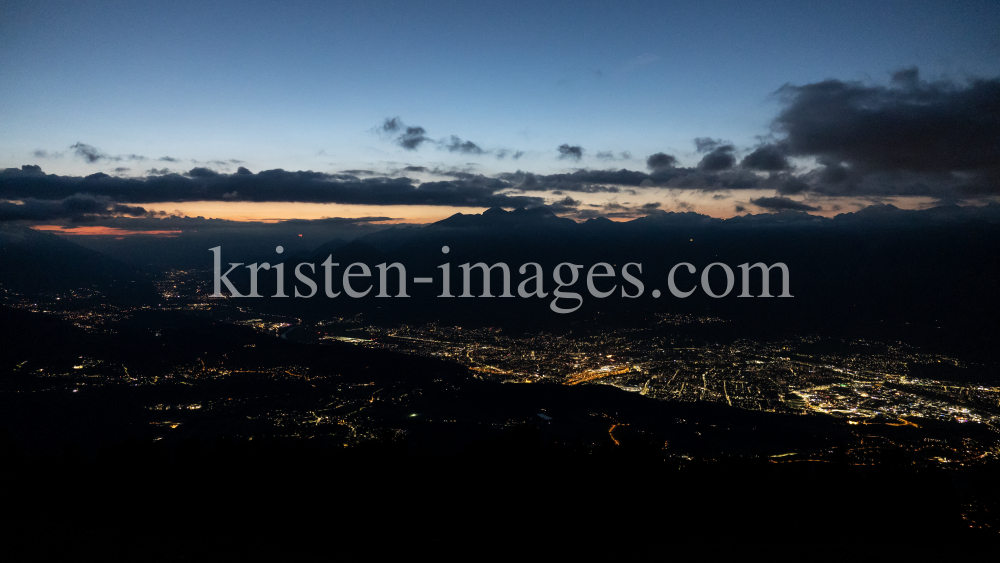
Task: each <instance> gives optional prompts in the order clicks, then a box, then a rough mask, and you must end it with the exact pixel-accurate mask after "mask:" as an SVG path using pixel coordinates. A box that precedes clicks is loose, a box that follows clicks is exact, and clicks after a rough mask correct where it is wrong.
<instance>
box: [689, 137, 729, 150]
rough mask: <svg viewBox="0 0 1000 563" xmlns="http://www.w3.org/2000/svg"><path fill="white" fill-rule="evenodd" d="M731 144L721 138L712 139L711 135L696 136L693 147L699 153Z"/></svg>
mask: <svg viewBox="0 0 1000 563" xmlns="http://www.w3.org/2000/svg"><path fill="white" fill-rule="evenodd" d="M731 144H732V143H727V142H726V141H723V140H722V139H712V138H711V137H698V138H696V139H695V140H694V148H695V150H696V151H698V152H700V153H706V152H712V151H714V150H715V149H717V148H719V147H722V146H726V145H731Z"/></svg>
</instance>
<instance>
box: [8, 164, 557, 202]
mask: <svg viewBox="0 0 1000 563" xmlns="http://www.w3.org/2000/svg"><path fill="white" fill-rule="evenodd" d="M151 172H152V173H150V174H149V175H148V176H146V177H145V178H128V177H114V176H109V175H107V174H103V173H97V174H92V175H90V176H87V177H86V178H80V177H75V176H57V175H44V174H40V173H27V172H26V171H25V170H23V169H18V168H9V169H6V170H3V171H0V199H13V200H16V199H24V198H36V199H48V200H60V199H63V198H66V197H69V196H71V195H74V194H77V193H87V194H92V195H93V196H96V197H106V198H109V199H110V200H113V201H128V202H132V203H152V202H162V201H225V200H233V199H239V200H241V201H295V202H315V203H349V204H368V205H449V206H460V207H533V206H537V205H541V204H542V203H544V199H543V198H540V197H529V196H522V195H509V194H505V193H500V192H502V191H504V190H510V189H511V188H512V187H513V186H512V184H511V183H510V182H509V181H505V180H502V179H499V178H489V177H486V176H483V175H479V174H471V173H457V172H456V173H455V175H454V179H452V180H448V181H440V182H425V183H423V184H419V185H418V183H417V182H416V181H414V180H411V179H410V178H404V177H400V178H389V177H374V178H365V179H361V178H358V177H357V176H352V175H349V174H327V173H323V172H312V171H298V172H289V171H285V170H281V169H278V170H265V171H261V172H258V173H256V174H252V173H248V172H249V171H247V173H237V174H223V173H219V172H215V171H213V170H209V169H207V168H194V169H192V170H191V171H189V172H188V173H187V175H180V174H175V173H171V172H170V171H168V170H155V169H154V170H153V171H151Z"/></svg>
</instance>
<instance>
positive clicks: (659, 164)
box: [646, 152, 677, 170]
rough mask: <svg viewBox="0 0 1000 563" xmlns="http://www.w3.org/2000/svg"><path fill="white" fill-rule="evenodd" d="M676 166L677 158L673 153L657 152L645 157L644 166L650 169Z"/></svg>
mask: <svg viewBox="0 0 1000 563" xmlns="http://www.w3.org/2000/svg"><path fill="white" fill-rule="evenodd" d="M675 166H677V158H676V157H674V156H673V155H669V154H665V153H662V152H658V153H656V154H651V155H649V157H648V158H646V168H649V169H650V170H664V169H667V168H674V167H675Z"/></svg>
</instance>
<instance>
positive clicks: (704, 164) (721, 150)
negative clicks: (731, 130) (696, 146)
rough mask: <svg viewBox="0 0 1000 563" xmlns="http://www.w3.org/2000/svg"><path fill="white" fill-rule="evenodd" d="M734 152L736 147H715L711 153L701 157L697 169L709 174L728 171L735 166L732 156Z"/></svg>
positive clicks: (733, 156)
mask: <svg viewBox="0 0 1000 563" xmlns="http://www.w3.org/2000/svg"><path fill="white" fill-rule="evenodd" d="M696 142H697V140H696ZM713 142H714V141H713ZM735 150H736V147H734V146H733V145H721V146H716V147H715V148H713V149H712V150H711V152H709V153H708V154H706V155H705V156H704V157H702V159H701V162H699V163H698V168H700V169H702V170H707V171H709V172H716V171H719V170H729V169H730V168H732V167H733V166H735V165H736V156H735V155H733V151H735Z"/></svg>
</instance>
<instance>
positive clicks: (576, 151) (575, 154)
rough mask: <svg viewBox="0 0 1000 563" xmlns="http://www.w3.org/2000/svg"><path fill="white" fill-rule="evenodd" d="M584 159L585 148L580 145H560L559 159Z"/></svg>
mask: <svg viewBox="0 0 1000 563" xmlns="http://www.w3.org/2000/svg"><path fill="white" fill-rule="evenodd" d="M582 157H583V147H580V146H579V145H572V146H571V145H567V144H565V143H564V144H562V145H559V158H569V159H572V160H580V159H581V158H582Z"/></svg>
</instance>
